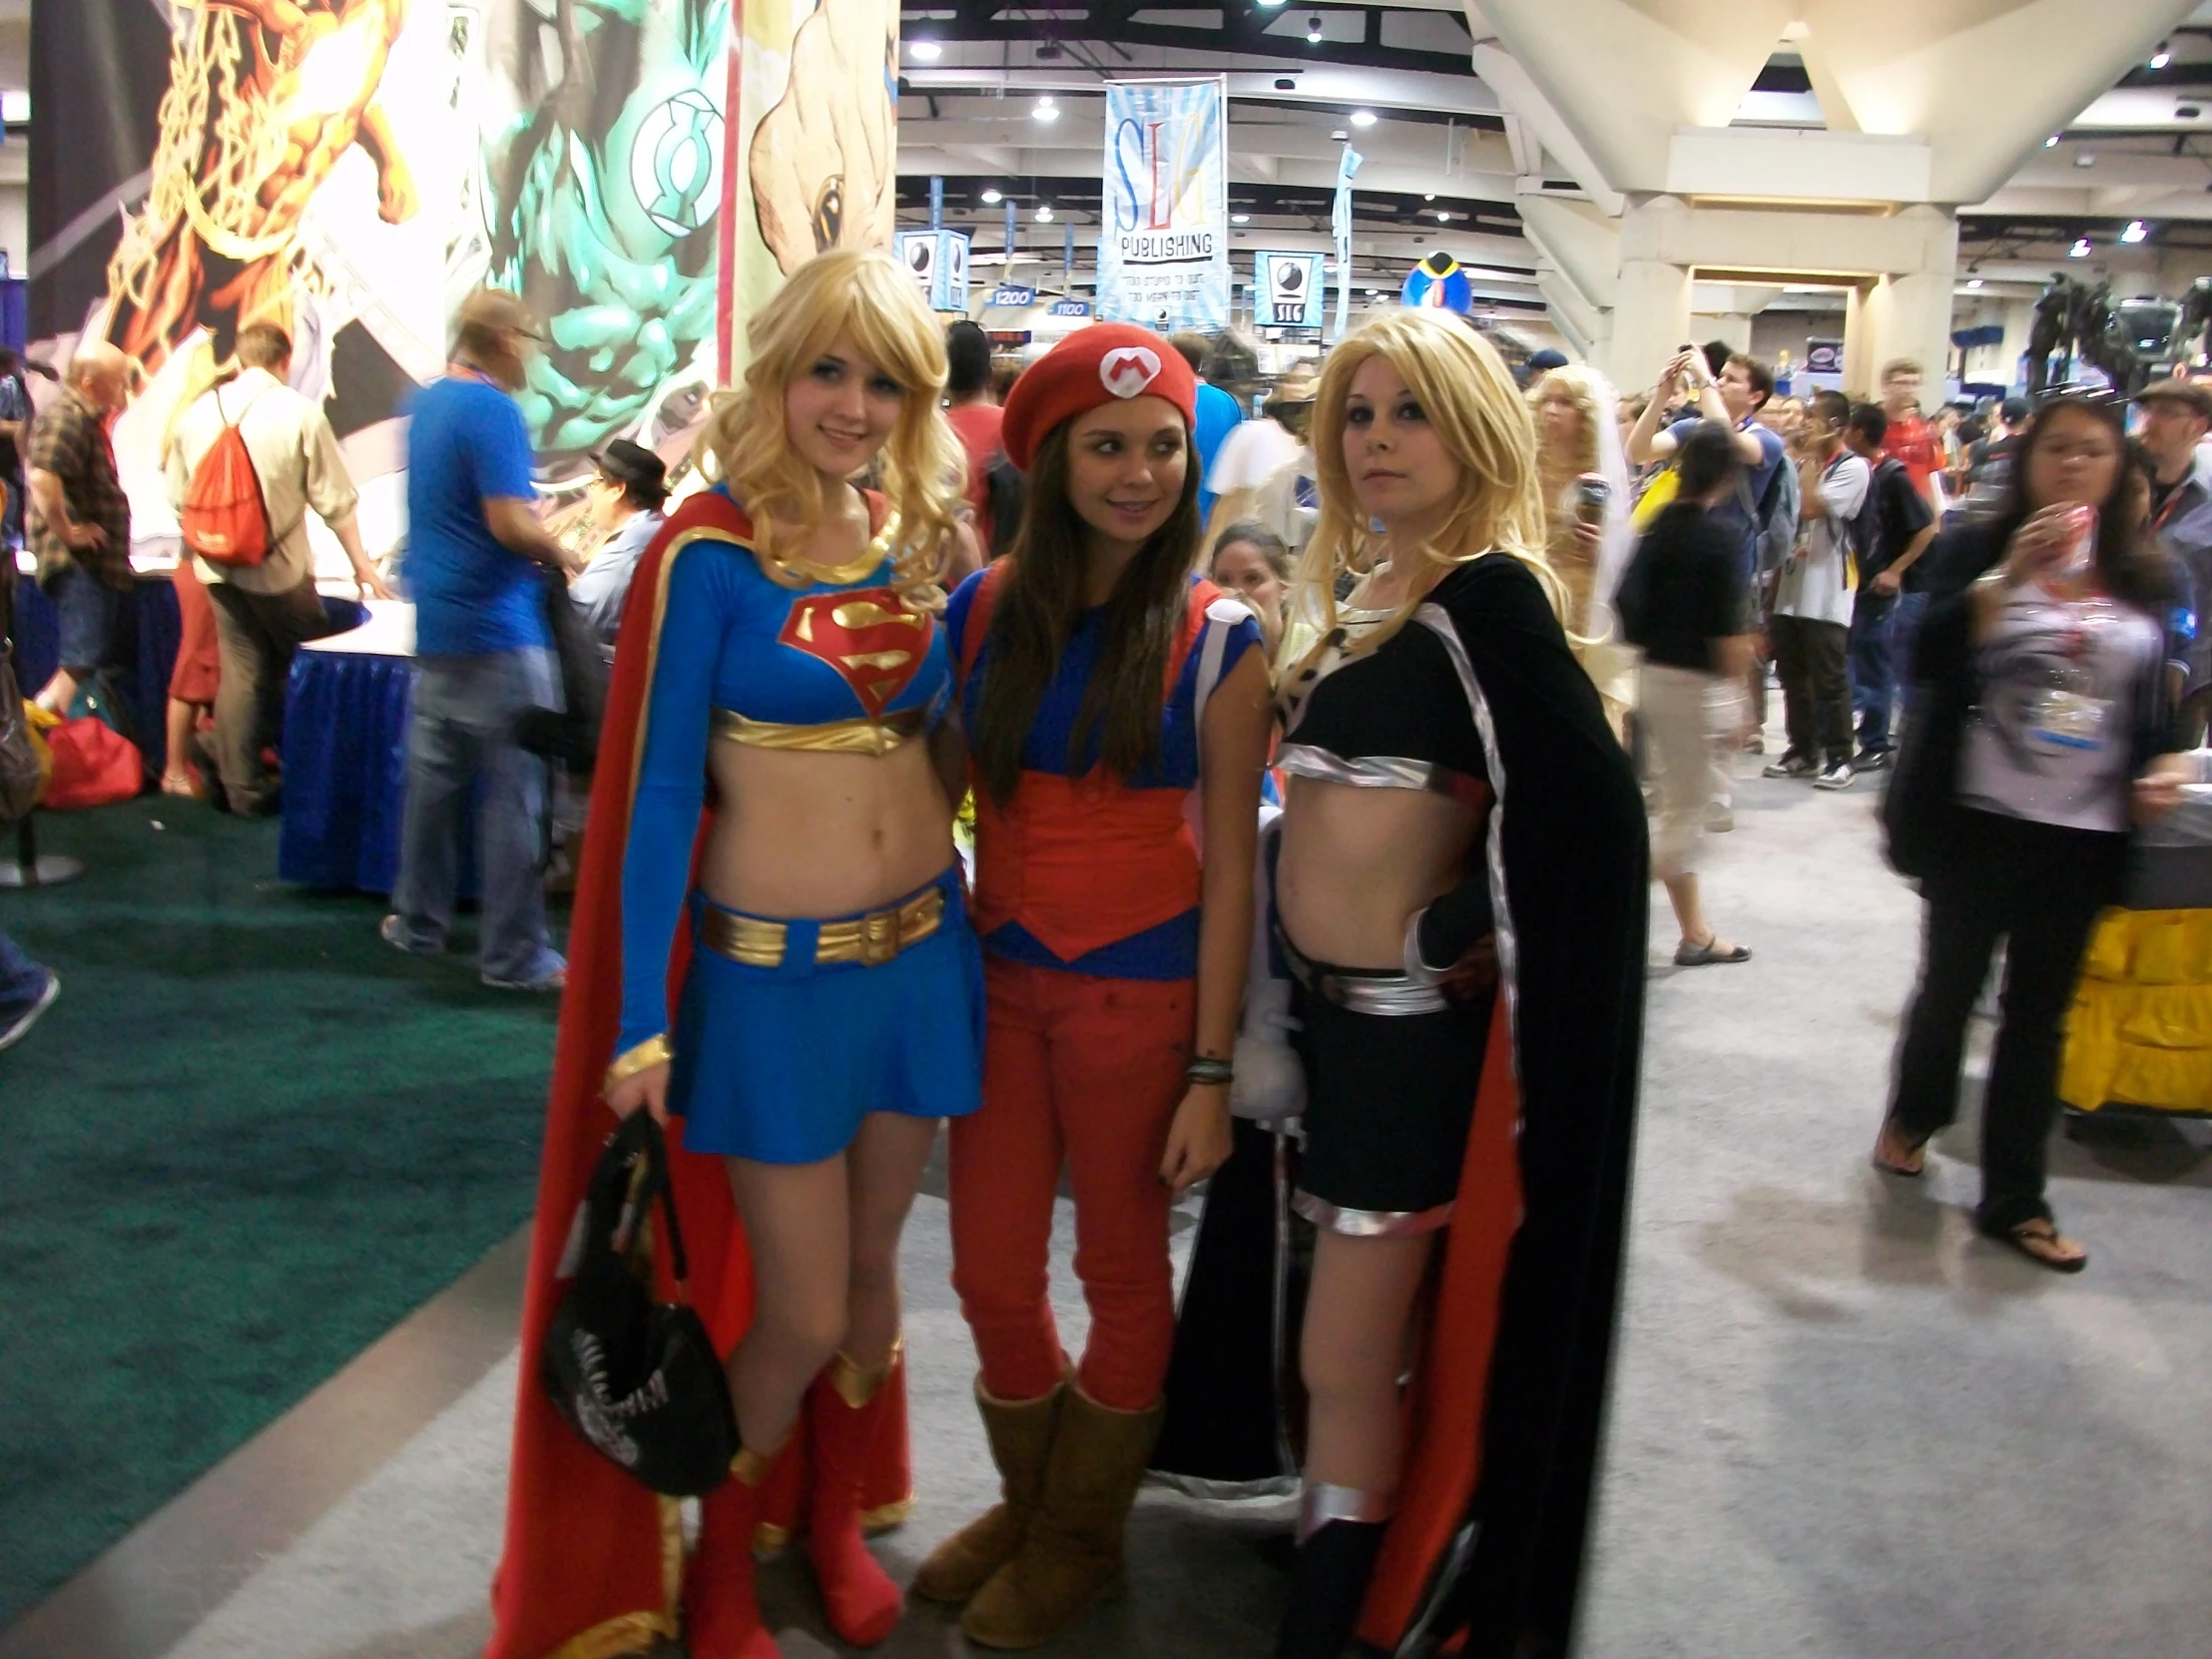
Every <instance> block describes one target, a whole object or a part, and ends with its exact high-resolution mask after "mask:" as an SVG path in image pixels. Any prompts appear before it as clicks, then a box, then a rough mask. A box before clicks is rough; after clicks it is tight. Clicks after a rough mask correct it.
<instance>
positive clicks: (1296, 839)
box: [1275, 778, 1476, 968]
mask: <svg viewBox="0 0 2212 1659" xmlns="http://www.w3.org/2000/svg"><path fill="white" fill-rule="evenodd" d="M1289 783H1290V795H1289V797H1288V799H1287V800H1286V802H1285V804H1284V814H1283V850H1282V853H1281V856H1280V860H1279V862H1278V863H1277V865H1276V886H1275V896H1276V905H1277V910H1278V913H1279V914H1280V915H1281V917H1282V920H1283V928H1284V931H1285V932H1287V933H1289V934H1290V937H1291V942H1292V943H1293V944H1295V945H1296V946H1298V948H1299V950H1300V952H1301V953H1302V954H1304V955H1306V956H1308V957H1311V958H1312V959H1313V960H1315V961H1317V962H1328V963H1331V964H1333V965H1335V966H1337V967H1357V968H1397V967H1401V966H1403V965H1404V956H1405V922H1406V919H1407V918H1408V917H1409V916H1411V915H1412V913H1413V912H1414V911H1415V910H1418V909H1420V908H1421V907H1422V906H1423V905H1425V904H1427V903H1428V902H1429V901H1430V900H1432V899H1434V898H1436V897H1437V896H1438V895H1439V894H1441V893H1444V892H1448V891H1449V890H1450V889H1451V888H1452V887H1454V886H1456V885H1458V883H1459V880H1460V878H1461V875H1462V873H1463V871H1464V869H1465V865H1466V858H1467V855H1468V852H1469V850H1470V849H1471V848H1472V846H1473V844H1474V838H1475V830H1476V823H1475V815H1474V814H1473V812H1472V811H1470V810H1469V809H1468V808H1467V807H1465V806H1464V805H1462V804H1461V803H1459V802H1457V801H1454V800H1452V799H1451V798H1450V797H1449V796H1444V795H1433V794H1430V793H1428V792H1426V791H1423V790H1386V789H1356V788H1354V787H1352V786H1351V785H1348V784H1330V783H1324V782H1323V781H1322V780H1320V779H1318V778H1292V779H1291V780H1290V781H1289Z"/></svg>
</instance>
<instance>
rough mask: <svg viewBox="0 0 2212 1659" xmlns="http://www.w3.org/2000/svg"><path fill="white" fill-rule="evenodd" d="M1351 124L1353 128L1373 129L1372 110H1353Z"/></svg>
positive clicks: (1373, 117) (1373, 116) (1373, 113)
mask: <svg viewBox="0 0 2212 1659" xmlns="http://www.w3.org/2000/svg"><path fill="white" fill-rule="evenodd" d="M1352 124H1353V126H1355V127H1373V126H1374V125H1375V112H1374V111H1373V110H1354V111H1353V112H1352Z"/></svg>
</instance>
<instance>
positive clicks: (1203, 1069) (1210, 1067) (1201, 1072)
mask: <svg viewBox="0 0 2212 1659" xmlns="http://www.w3.org/2000/svg"><path fill="white" fill-rule="evenodd" d="M1183 1076H1184V1077H1185V1078H1186V1079H1187V1080H1188V1081H1190V1082H1193V1083H1233V1082H1235V1081H1236V1080H1237V1068H1236V1067H1235V1066H1233V1065H1231V1064H1230V1063H1229V1062H1228V1061H1227V1060H1211V1059H1207V1058H1205V1057H1204V1056H1201V1057H1200V1058H1198V1059H1196V1060H1193V1061H1192V1062H1191V1063H1190V1064H1189V1065H1187V1066H1185V1067H1184V1068H1183Z"/></svg>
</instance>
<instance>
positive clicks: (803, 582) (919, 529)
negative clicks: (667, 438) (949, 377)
mask: <svg viewBox="0 0 2212 1659" xmlns="http://www.w3.org/2000/svg"><path fill="white" fill-rule="evenodd" d="M839 335H848V336H849V337H850V338H851V340H852V343H853V345H854V346H855V347H856V348H857V349H858V350H859V351H860V352H861V353H862V354H863V355H865V356H866V357H867V358H869V359H870V360H871V361H872V362H873V363H874V364H875V366H876V367H877V368H879V369H881V370H882V371H883V372H884V373H885V374H888V375H889V376H890V377H891V378H892V379H894V380H896V381H897V382H898V383H899V384H900V385H901V386H903V387H905V388H906V396H905V400H904V402H903V404H902V405H901V407H900V409H899V411H898V420H897V422H896V424H894V425H893V426H892V428H891V433H890V437H889V438H888V439H887V440H886V441H885V442H884V445H883V448H882V452H881V454H880V456H879V457H878V466H877V471H878V475H879V477H880V481H881V486H882V490H883V495H884V498H885V500H886V501H887V503H888V505H889V508H890V512H891V515H892V517H891V518H889V519H886V520H885V530H886V534H887V535H888V536H889V538H890V541H891V546H890V549H889V552H890V557H891V560H892V565H891V581H892V583H893V585H895V586H896V587H897V588H899V589H900V591H901V592H903V593H905V594H906V595H907V596H908V597H909V598H911V599H919V600H924V601H927V600H930V599H932V598H935V597H939V595H937V593H936V591H935V590H936V584H937V581H938V578H939V577H940V576H941V575H942V574H943V571H944V565H945V560H946V559H947V558H948V557H949V556H950V554H951V552H952V548H953V513H954V510H955V509H956V508H957V507H958V506H959V504H960V501H961V499H962V491H963V484H964V481H965V477H966V459H965V456H964V454H963V452H962V450H961V449H960V445H959V440H958V439H957V438H956V437H954V436H953V433H952V428H951V426H950V425H949V424H947V423H946V421H945V418H944V415H943V413H942V411H941V410H939V408H938V407H937V404H938V400H939V399H940V398H941V397H942V395H943V393H944V382H945V358H944V331H943V329H942V328H941V327H940V326H939V324H938V322H937V319H936V317H934V316H933V315H931V314H930V311H929V307H928V306H927V305H926V304H924V303H923V302H922V297H921V292H920V290H919V289H918V288H917V287H916V286H915V285H914V280H913V278H912V277H909V276H907V275H906V273H905V271H904V270H902V269H901V268H900V266H899V265H898V263H897V262H896V261H895V260H892V259H891V258H889V257H888V256H887V255H883V254H877V253H864V252H860V251H857V250H853V249H832V250H831V251H830V252H829V253H827V254H822V255H818V256H817V257H816V258H814V259H812V260H809V261H808V262H807V263H806V264H805V265H803V266H801V267H800V268H799V269H798V270H797V271H795V272H793V273H792V275H791V278H790V280H788V281H787V282H785V284H784V285H783V286H782V287H781V288H779V289H778V290H777V292H776V296H775V297H774V298H772V299H771V300H770V301H769V302H768V303H767V304H766V305H764V306H762V307H761V309H760V311H759V312H758V313H756V314H755V316H754V317H753V320H752V321H751V322H750V323H748V324H747V326H746V341H747V343H748V344H749V346H750V347H751V349H752V358H751V360H750V361H749V362H748V363H747V364H746V369H745V374H744V376H743V379H742V382H741V383H740V384H739V385H738V386H736V387H734V388H729V389H725V390H723V391H719V392H717V393H715V396H714V400H713V403H712V405H711V407H710V411H709V414H708V418H707V427H706V430H705V432H704V433H702V434H701V437H700V440H699V451H698V453H697V454H696V455H695V456H694V459H695V460H696V461H697V462H698V463H699V464H700V467H701V470H702V471H703V472H705V473H707V475H708V476H709V477H715V476H720V477H721V478H722V479H723V480H724V481H726V482H727V483H728V484H729V486H730V494H731V496H732V498H733V499H735V500H736V501H737V503H738V504H739V505H740V506H741V507H743V508H744V509H745V511H746V514H747V516H748V517H750V518H751V519H752V520H753V545H754V553H755V556H756V557H757V558H758V559H759V560H760V562H761V569H762V570H763V571H764V572H766V573H767V574H768V576H769V578H770V579H771V580H772V581H776V582H780V583H782V584H783V585H784V586H786V587H793V588H798V587H806V586H807V585H809V584H810V583H811V582H813V581H815V580H816V579H817V577H816V576H815V575H814V574H812V573H810V572H809V571H808V570H807V569H806V568H805V567H804V566H802V565H799V564H797V562H796V555H797V554H798V552H799V550H800V549H801V548H802V547H804V546H805V544H806V541H807V538H808V536H809V535H810V534H811V533H812V532H813V530H814V527H815V526H816V525H817V524H819V523H820V522H821V519H822V515H823V510H824V500H823V486H822V479H821V477H820V476H819V475H818V474H817V473H816V471H815V469H814V468H813V466H811V465H810V464H809V463H808V462H807V461H806V460H805V459H804V458H803V457H802V456H801V455H800V454H799V452H798V451H797V450H796V449H794V448H793V447H792V442H791V435H790V432H789V430H788V429H787V426H786V423H785V413H784V394H785V387H787V386H788V385H790V383H791V382H792V381H793V380H795V379H797V378H798V377H799V376H800V375H802V374H805V373H807V372H808V371H809V370H810V369H811V368H812V367H813V366H814V361H815V359H816V358H817V357H819V356H820V355H821V354H822V353H823V352H824V351H826V350H828V349H829V348H830V343H831V342H832V341H834V340H835V339H836V338H837V337H838V336H839ZM710 463H711V464H710ZM894 524H895V528H894V527H893V525H894Z"/></svg>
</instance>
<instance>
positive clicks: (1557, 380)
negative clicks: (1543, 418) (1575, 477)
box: [1528, 363, 1613, 473]
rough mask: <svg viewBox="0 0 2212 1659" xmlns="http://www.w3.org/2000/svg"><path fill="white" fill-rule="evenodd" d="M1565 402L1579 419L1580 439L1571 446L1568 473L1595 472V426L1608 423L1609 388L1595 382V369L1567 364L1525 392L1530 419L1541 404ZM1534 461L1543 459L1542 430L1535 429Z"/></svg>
mask: <svg viewBox="0 0 2212 1659" xmlns="http://www.w3.org/2000/svg"><path fill="white" fill-rule="evenodd" d="M1562 397H1563V398H1565V399H1566V400H1567V401H1568V402H1569V403H1572V404H1573V405H1574V412H1575V413H1576V414H1578V415H1580V416H1581V417H1582V436H1581V438H1580V439H1579V440H1578V441H1577V442H1576V444H1575V446H1574V456H1573V459H1572V461H1571V462H1570V463H1569V470H1570V471H1573V472H1577V473H1582V472H1595V471H1597V470H1598V464H1597V463H1598V449H1597V434H1598V423H1599V422H1600V421H1603V420H1610V419H1611V418H1612V416H1611V415H1610V414H1609V413H1608V412H1607V408H1608V406H1609V405H1610V404H1611V402H1612V400H1613V388H1612V387H1611V386H1609V385H1607V384H1606V383H1605V382H1604V381H1603V380H1601V379H1599V378H1598V374H1597V371H1596V370H1595V369H1589V368H1584V367H1582V366H1581V365H1580V364H1577V363H1568V364H1567V365H1565V366H1564V367H1561V368H1555V369H1553V370H1552V371H1551V372H1550V373H1549V374H1546V375H1545V376H1544V377H1543V378H1542V379H1541V380H1539V381H1537V382H1536V384H1535V385H1534V386H1532V387H1530V388H1529V392H1528V412H1529V413H1530V415H1534V414H1535V412H1536V411H1537V410H1538V409H1539V408H1541V407H1542V406H1543V405H1544V404H1545V403H1547V402H1549V401H1551V400H1553V399H1555V398H1562ZM1536 431H1537V438H1536V445H1537V460H1538V463H1539V464H1540V463H1541V462H1542V459H1543V454H1542V450H1543V435H1542V434H1543V426H1542V424H1541V423H1540V422H1539V423H1538V425H1537V428H1536Z"/></svg>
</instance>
